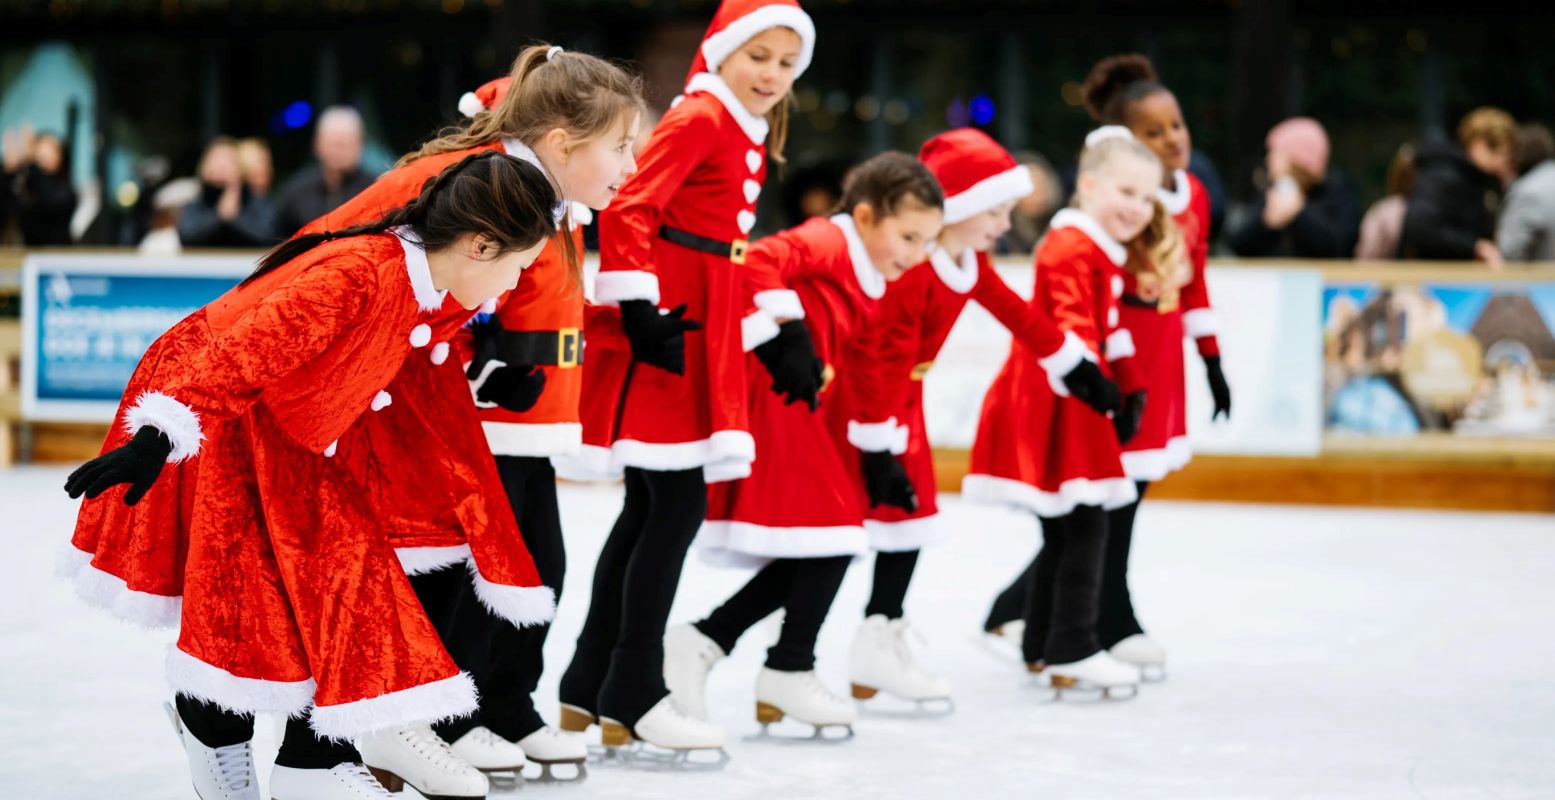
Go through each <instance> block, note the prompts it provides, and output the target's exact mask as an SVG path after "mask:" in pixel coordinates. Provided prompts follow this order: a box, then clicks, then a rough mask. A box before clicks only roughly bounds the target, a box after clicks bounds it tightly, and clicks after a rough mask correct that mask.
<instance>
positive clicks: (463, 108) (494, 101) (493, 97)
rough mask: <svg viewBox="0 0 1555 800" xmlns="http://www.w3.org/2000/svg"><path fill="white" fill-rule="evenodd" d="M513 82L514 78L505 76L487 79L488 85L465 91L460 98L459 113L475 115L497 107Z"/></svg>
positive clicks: (467, 115)
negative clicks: (491, 79) (492, 79)
mask: <svg viewBox="0 0 1555 800" xmlns="http://www.w3.org/2000/svg"><path fill="white" fill-rule="evenodd" d="M511 83H513V79H512V78H509V77H506V76H504V77H501V78H498V79H496V80H494V81H487V82H486V85H484V86H482V87H481V88H479V89H476V90H475V91H473V92H465V93H464V96H463V97H460V98H459V113H460V114H463V115H465V116H466V117H473V116H475V115H476V114H479V113H481V112H484V111H490V110H492V109H493V108H496V107H497V106H498V104H500V103H501V102H502V98H503V97H504V96H506V95H507V93H508V85H509V84H511Z"/></svg>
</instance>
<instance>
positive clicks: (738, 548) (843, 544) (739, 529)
mask: <svg viewBox="0 0 1555 800" xmlns="http://www.w3.org/2000/svg"><path fill="white" fill-rule="evenodd" d="M696 546H697V550H698V553H699V555H701V556H702V558H703V559H704V560H705V561H707V562H708V563H710V564H713V565H715V566H723V565H738V566H743V565H744V564H748V563H752V561H753V560H754V561H755V562H759V561H764V560H767V559H773V558H829V557H832V556H859V555H863V554H864V553H866V552H868V550H869V536H868V534H866V533H864V526H863V525H836V526H827V527H815V528H805V527H794V528H783V527H769V526H766V525H757V524H755V523H752V522H736V521H732V520H708V521H707V522H704V523H702V530H701V531H699V532H698V533H697V539H696ZM742 562H743V563H742Z"/></svg>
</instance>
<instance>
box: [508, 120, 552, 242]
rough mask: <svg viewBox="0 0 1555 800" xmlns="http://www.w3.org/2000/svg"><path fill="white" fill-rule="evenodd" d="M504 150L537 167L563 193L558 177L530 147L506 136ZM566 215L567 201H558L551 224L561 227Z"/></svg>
mask: <svg viewBox="0 0 1555 800" xmlns="http://www.w3.org/2000/svg"><path fill="white" fill-rule="evenodd" d="M502 150H503V151H504V152H506V153H507V154H508V155H510V156H512V157H514V158H516V159H518V160H520V161H528V162H529V163H531V164H533V165H535V169H537V170H540V174H541V175H544V176H545V179H546V180H548V181H550V182H551V186H553V187H555V188H556V190H557V193H558V194H559V193H560V192H561V184H559V183H557V182H556V176H554V175H552V174H551V171H550V170H548V169H546V168H545V165H544V164H542V163H540V155H539V154H538V153H536V152H535V151H534V149H533V148H531V147H530V146H529V145H527V144H524V143H523V142H520V141H519V140H517V139H514V138H512V137H510V136H504V137H502ZM566 213H567V201H566V200H565V199H558V200H557V201H556V205H555V206H554V207H552V208H551V224H553V225H561V224H562V217H563V216H564V215H565V214H566Z"/></svg>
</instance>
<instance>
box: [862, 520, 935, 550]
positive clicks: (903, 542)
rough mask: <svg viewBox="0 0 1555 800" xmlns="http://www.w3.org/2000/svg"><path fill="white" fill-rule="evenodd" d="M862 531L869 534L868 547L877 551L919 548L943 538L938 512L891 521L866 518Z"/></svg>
mask: <svg viewBox="0 0 1555 800" xmlns="http://www.w3.org/2000/svg"><path fill="white" fill-rule="evenodd" d="M864 532H865V533H868V534H869V549H871V550H874V551H875V552H878V553H901V552H906V551H908V550H921V549H923V548H925V547H928V546H929V545H932V544H938V543H940V542H941V541H943V540H944V539H945V526H944V525H941V524H940V521H939V515H938V514H930V515H929V516H927V517H917V518H914V519H903V520H896V521H893V522H886V521H884V520H878V519H866V520H864Z"/></svg>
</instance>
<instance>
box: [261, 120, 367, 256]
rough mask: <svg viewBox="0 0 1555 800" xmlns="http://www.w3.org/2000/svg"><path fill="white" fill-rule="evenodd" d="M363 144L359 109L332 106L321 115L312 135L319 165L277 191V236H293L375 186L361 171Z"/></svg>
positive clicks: (304, 171) (294, 178)
mask: <svg viewBox="0 0 1555 800" xmlns="http://www.w3.org/2000/svg"><path fill="white" fill-rule="evenodd" d="M363 145H364V142H363V130H362V115H361V114H358V113H357V112H356V109H354V108H351V107H349V106H330V107H329V108H326V109H324V112H323V113H321V114H319V122H318V126H317V127H316V128H315V129H314V133H313V155H314V156H315V157H316V158H317V159H318V162H317V163H316V164H313V165H311V166H309V167H307V168H306V169H304V170H303V171H301V172H299V173H297V174H296V175H293V176H292V178H291V180H289V181H287V182H286V184H285V185H283V186H282V187H281V189H280V191H278V192H276V199H275V234H276V236H279V237H281V238H288V237H290V236H291V235H292V234H294V233H296V232H297V230H298V229H299V228H301V227H302V226H304V225H307V224H308V223H310V222H312V221H313V220H315V219H318V218H319V217H322V216H324V215H325V214H328V213H329V212H331V211H334V210H335V208H336V207H338V206H339V205H340V204H342V203H344V202H345V201H347V200H350V199H351V198H352V197H354V196H356V193H357V192H360V191H362V190H363V189H366V188H367V187H368V186H369V185H370V184H372V182H373V178H374V177H376V176H374V175H370V174H367V173H364V172H363V171H362V148H363Z"/></svg>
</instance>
